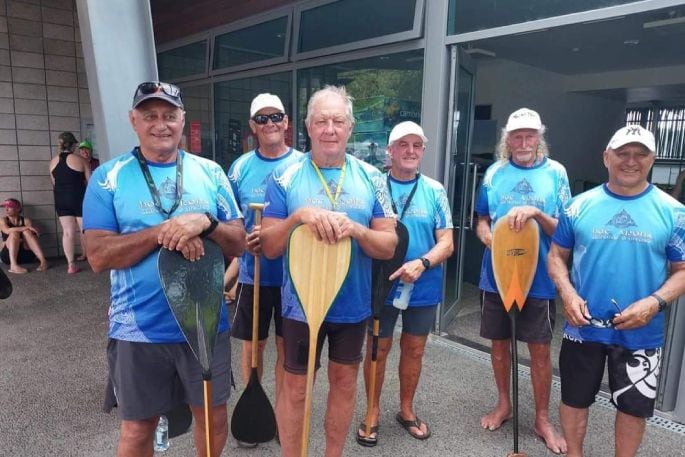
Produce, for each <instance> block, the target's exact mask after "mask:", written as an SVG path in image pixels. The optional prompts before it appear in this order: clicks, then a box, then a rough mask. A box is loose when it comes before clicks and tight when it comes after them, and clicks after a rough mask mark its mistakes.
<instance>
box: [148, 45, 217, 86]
mask: <svg viewBox="0 0 685 457" xmlns="http://www.w3.org/2000/svg"><path fill="white" fill-rule="evenodd" d="M157 67H158V69H159V79H160V80H161V81H169V80H171V79H176V78H183V77H185V76H191V75H200V74H205V73H206V72H207V40H202V41H198V42H197V43H191V44H188V45H185V46H181V47H180V48H174V49H169V50H168V51H164V52H160V53H159V54H157Z"/></svg>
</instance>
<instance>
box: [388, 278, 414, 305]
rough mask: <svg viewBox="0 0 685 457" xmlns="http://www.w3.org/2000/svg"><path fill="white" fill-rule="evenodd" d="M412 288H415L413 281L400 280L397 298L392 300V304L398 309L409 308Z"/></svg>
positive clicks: (396, 292)
mask: <svg viewBox="0 0 685 457" xmlns="http://www.w3.org/2000/svg"><path fill="white" fill-rule="evenodd" d="M412 290H414V283H413V282H403V281H400V282H399V284H397V289H396V290H395V298H394V299H393V301H392V306H394V307H395V308H397V309H407V306H409V299H410V298H411V292H412Z"/></svg>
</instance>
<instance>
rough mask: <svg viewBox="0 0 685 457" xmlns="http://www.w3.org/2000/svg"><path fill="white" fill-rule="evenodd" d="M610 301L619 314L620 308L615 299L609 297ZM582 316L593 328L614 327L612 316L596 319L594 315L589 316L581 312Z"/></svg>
mask: <svg viewBox="0 0 685 457" xmlns="http://www.w3.org/2000/svg"><path fill="white" fill-rule="evenodd" d="M611 303H612V304H613V305H614V308H616V310H617V311H618V314H621V308H620V307H619V306H618V303H617V302H616V300H614V299H613V298H612V299H611ZM583 317H584V318H585V320H586V321H588V322H589V323H590V324H589V325H590V326H592V327H595V328H614V318H613V317H610V318H609V319H598V318H596V317H590V316H586V315H585V314H583Z"/></svg>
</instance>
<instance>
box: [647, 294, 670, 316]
mask: <svg viewBox="0 0 685 457" xmlns="http://www.w3.org/2000/svg"><path fill="white" fill-rule="evenodd" d="M649 296H650V297H652V298H656V301H657V302H659V311H658V312H659V313H660V312H662V311H663V310H664V309H666V306H668V302H667V301H666V300H664V299H663V298H661V297H660V296H658V295H657V294H650V295H649Z"/></svg>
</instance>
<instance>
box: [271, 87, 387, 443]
mask: <svg viewBox="0 0 685 457" xmlns="http://www.w3.org/2000/svg"><path fill="white" fill-rule="evenodd" d="M305 124H306V127H307V132H308V133H309V137H310V139H311V143H312V149H311V152H309V153H307V154H305V155H304V156H303V157H302V159H301V160H299V161H297V162H295V163H289V164H287V165H284V166H282V167H279V168H277V169H276V170H274V172H273V174H272V176H271V178H270V179H269V182H268V183H267V188H266V199H265V202H266V208H265V210H264V220H263V221H262V229H261V243H262V252H263V253H264V255H266V256H267V257H269V258H275V257H278V256H280V255H282V254H283V253H284V252H285V249H286V243H287V240H288V232H289V231H290V230H291V229H292V228H293V227H295V226H296V225H297V224H306V225H307V226H308V227H309V228H310V229H311V230H312V232H314V234H315V235H316V237H317V238H318V239H320V240H323V241H324V242H326V243H330V244H333V243H336V242H337V241H338V240H341V239H343V238H348V237H349V238H352V239H353V240H354V241H355V242H354V243H352V251H353V252H352V259H354V260H355V262H356V263H355V265H354V266H353V267H351V268H350V271H349V274H348V276H347V279H346V280H345V283H344V284H343V286H342V289H341V290H340V293H339V294H338V296H337V297H336V299H335V300H334V301H333V304H332V305H331V307H330V310H329V311H328V314H327V315H326V318H325V320H324V322H323V324H322V326H321V331H320V333H319V339H318V342H317V351H316V358H317V360H316V366H317V367H318V366H319V365H320V364H319V358H320V354H321V349H322V346H323V341H324V339H325V338H328V379H329V383H330V388H329V391H328V406H327V409H326V419H325V431H326V452H325V455H326V456H327V457H334V456H340V455H342V452H343V447H344V445H345V438H346V436H347V432H348V430H349V427H350V422H351V421H352V413H353V412H354V406H355V396H356V390H357V373H358V371H359V362H361V360H362V353H361V351H362V345H363V343H364V333H365V329H366V320H367V319H368V317H369V316H370V315H371V307H370V306H369V304H370V303H371V259H372V258H384V259H387V258H390V257H392V255H393V252H394V249H395V245H396V243H397V236H396V235H395V230H394V228H395V219H394V217H393V212H392V208H391V207H390V202H389V197H388V194H387V188H386V186H385V180H384V179H383V176H382V174H381V173H380V171H378V170H377V169H376V168H374V167H372V166H371V165H369V164H367V163H364V162H362V161H361V160H358V159H356V158H355V157H353V156H351V155H348V154H346V153H345V148H346V146H347V141H348V140H349V138H350V136H351V135H352V128H353V126H354V118H353V116H352V99H351V98H350V97H349V96H348V95H347V92H346V91H345V89H344V88H342V87H334V86H326V87H325V88H324V89H322V90H320V91H318V92H315V93H314V95H312V97H311V99H310V100H309V104H308V106H307V118H306V120H305ZM281 297H282V310H283V311H282V312H283V343H284V347H285V362H284V368H285V377H284V381H283V387H282V390H281V395H280V398H279V400H278V403H277V406H276V417H277V419H278V431H279V437H280V440H281V446H282V452H283V455H284V456H293V457H295V456H299V455H300V452H301V448H300V446H301V436H302V427H303V421H304V417H305V411H304V401H305V398H304V393H305V387H306V377H305V374H306V371H307V356H306V354H307V353H308V341H309V329H308V327H307V324H306V318H305V316H304V314H303V312H302V309H301V308H300V305H299V303H298V301H297V296H296V294H295V291H294V287H293V284H292V283H291V281H290V278H288V277H286V278H284V284H283V287H282V294H281Z"/></svg>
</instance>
